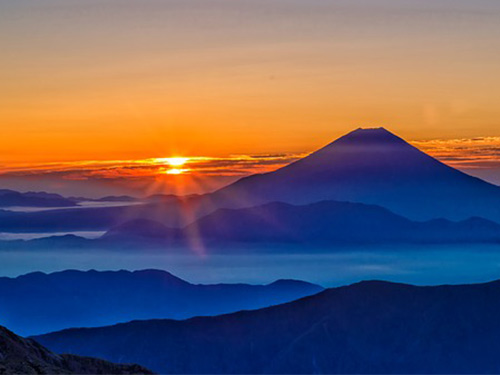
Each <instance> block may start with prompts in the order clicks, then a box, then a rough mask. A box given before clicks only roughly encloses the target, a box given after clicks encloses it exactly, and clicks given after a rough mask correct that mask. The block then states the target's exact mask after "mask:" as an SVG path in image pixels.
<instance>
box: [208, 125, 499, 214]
mask: <svg viewBox="0 0 500 375" xmlns="http://www.w3.org/2000/svg"><path fill="white" fill-rule="evenodd" d="M210 199H211V200H212V201H213V202H217V204H218V205H219V206H225V207H231V208H237V207H248V206H255V205H260V204H263V203H268V202H275V201H280V202H287V203H293V204H307V203H313V202H318V201H322V200H336V201H349V202H359V203H367V204H375V205H379V206H382V207H385V208H388V209H390V210H391V211H393V212H395V213H397V214H400V215H402V216H405V217H408V218H410V219H414V220H430V219H437V218H447V219H453V220H464V219H468V218H470V217H473V216H478V217H484V218H486V219H490V220H495V221H497V222H500V187H498V186H495V185H492V184H490V183H487V182H485V181H482V180H480V179H478V178H475V177H472V176H469V175H467V174H465V173H462V172H460V171H458V170H456V169H454V168H451V167H449V166H447V165H445V164H443V163H441V162H439V161H438V160H436V159H434V158H432V157H431V156H429V155H427V154H425V153H424V152H422V151H420V150H418V149H417V148H415V147H413V146H412V145H410V144H408V143H407V142H405V141H404V140H403V139H401V138H399V137H397V136H396V135H394V134H392V133H391V132H389V131H387V130H385V129H383V128H378V129H358V130H355V131H353V132H351V133H349V134H347V135H345V136H343V137H341V138H339V139H337V140H336V141H334V142H332V143H330V144H329V145H327V146H325V147H323V148H322V149H320V150H318V151H316V152H313V153H312V154H310V155H309V156H307V157H305V158H303V159H301V160H298V161H296V162H294V163H292V164H290V165H287V166H285V167H283V168H281V169H278V170H277V171H274V172H270V173H265V174H258V175H252V176H249V177H245V178H242V179H241V180H239V181H237V182H235V183H233V184H231V185H229V186H227V187H224V188H222V189H220V190H219V191H217V192H215V193H213V194H211V195H210Z"/></svg>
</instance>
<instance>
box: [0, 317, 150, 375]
mask: <svg viewBox="0 0 500 375" xmlns="http://www.w3.org/2000/svg"><path fill="white" fill-rule="evenodd" d="M0 374H152V372H151V371H149V370H147V369H145V368H143V367H141V366H138V365H119V364H114V363H111V362H107V361H103V360H101V359H96V358H88V357H79V356H75V355H70V354H63V355H57V354H54V353H52V352H50V351H49V350H47V349H46V348H44V347H43V346H41V345H40V344H38V343H37V342H36V341H33V340H31V339H24V338H22V337H19V336H17V335H15V334H14V333H12V332H11V331H9V330H8V329H6V328H4V327H1V326H0Z"/></svg>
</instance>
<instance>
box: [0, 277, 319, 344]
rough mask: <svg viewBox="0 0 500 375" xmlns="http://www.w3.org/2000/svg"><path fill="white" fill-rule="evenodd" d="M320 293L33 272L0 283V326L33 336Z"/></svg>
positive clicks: (293, 286)
mask: <svg viewBox="0 0 500 375" xmlns="http://www.w3.org/2000/svg"><path fill="white" fill-rule="evenodd" d="M322 290H323V288H322V287H321V286H319V285H314V284H310V283H306V282H302V281H295V280H278V281H275V282H273V283H271V284H268V285H248V284H216V285H200V284H191V283H189V282H187V281H184V280H182V279H180V278H178V277H176V276H174V275H172V274H170V273H168V272H165V271H159V270H143V271H135V272H129V271H105V272H98V271H87V272H82V271H71V270H68V271H62V272H55V273H51V274H45V273H42V272H36V273H31V274H27V275H23V276H19V277H16V278H8V277H1V278H0V324H2V325H5V326H7V327H9V328H10V329H12V330H14V331H15V332H17V333H19V334H22V335H34V334H40V333H46V332H50V331H55V330H60V329H63V328H70V327H96V326H103V325H109V324H115V323H119V322H127V321H130V320H136V319H154V318H172V319H186V318H190V317H193V316H209V315H218V314H224V313H230V312H235V311H239V310H249V309H258V308H262V307H267V306H271V305H277V304H280V303H284V302H289V301H293V300H295V299H298V298H301V297H304V296H308V295H311V294H315V293H318V292H320V291H322Z"/></svg>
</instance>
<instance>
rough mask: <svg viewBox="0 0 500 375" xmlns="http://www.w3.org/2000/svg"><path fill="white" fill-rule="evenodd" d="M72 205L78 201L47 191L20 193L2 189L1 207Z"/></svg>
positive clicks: (0, 192) (0, 190)
mask: <svg viewBox="0 0 500 375" xmlns="http://www.w3.org/2000/svg"><path fill="white" fill-rule="evenodd" d="M15 206H17V207H72V206H76V203H75V202H73V201H72V200H70V199H67V198H64V197H63V196H61V195H59V194H50V193H45V192H32V191H30V192H27V193H20V192H18V191H14V190H9V189H0V207H15Z"/></svg>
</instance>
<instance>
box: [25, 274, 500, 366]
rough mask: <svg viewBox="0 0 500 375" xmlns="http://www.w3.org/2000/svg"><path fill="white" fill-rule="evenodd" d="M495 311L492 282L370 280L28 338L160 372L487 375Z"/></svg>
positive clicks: (496, 285)
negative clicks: (274, 302) (262, 302)
mask: <svg viewBox="0 0 500 375" xmlns="http://www.w3.org/2000/svg"><path fill="white" fill-rule="evenodd" d="M499 309H500V281H495V282H491V283H486V284H476V285H457V286H449V285H444V286H434V287H416V286H411V285H404V284H395V283H388V282H381V281H368V282H361V283H358V284H354V285H350V286H346V287H340V288H334V289H328V290H325V291H324V292H321V293H319V294H316V295H314V296H310V297H306V298H303V299H301V300H298V301H294V302H291V303H287V304H283V305H279V306H273V307H270V308H266V309H261V310H257V311H243V312H238V313H233V314H230V315H222V316H217V317H200V318H193V319H189V320H184V321H174V320H150V321H135V322H130V323H126V324H118V325H115V326H110V327H102V328H90V329H70V330H65V331H61V332H56V333H51V334H48V335H44V336H39V337H36V338H35V339H36V340H37V341H39V342H40V343H42V344H43V345H46V346H48V347H49V348H51V349H53V350H56V351H62V352H69V353H75V354H80V355H94V356H100V357H102V358H106V359H108V360H118V359H121V360H126V361H129V362H130V361H132V362H138V363H141V364H143V365H145V366H148V367H149V368H151V369H153V370H155V371H158V372H160V373H165V374H180V373H183V374H194V373H199V374H215V373H235V374H259V373H271V374H273V373H274V374H279V373H282V374H312V373H315V374H334V373H338V374H351V373H358V374H360V373H363V374H379V373H400V374H410V373H418V374H431V373H434V374H472V373H474V374H486V373H487V374H490V373H498V371H499V369H500V356H499V355H498V353H499V352H500V341H499V340H498V337H500V319H498V311H499ZM137 343H140V345H137Z"/></svg>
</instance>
